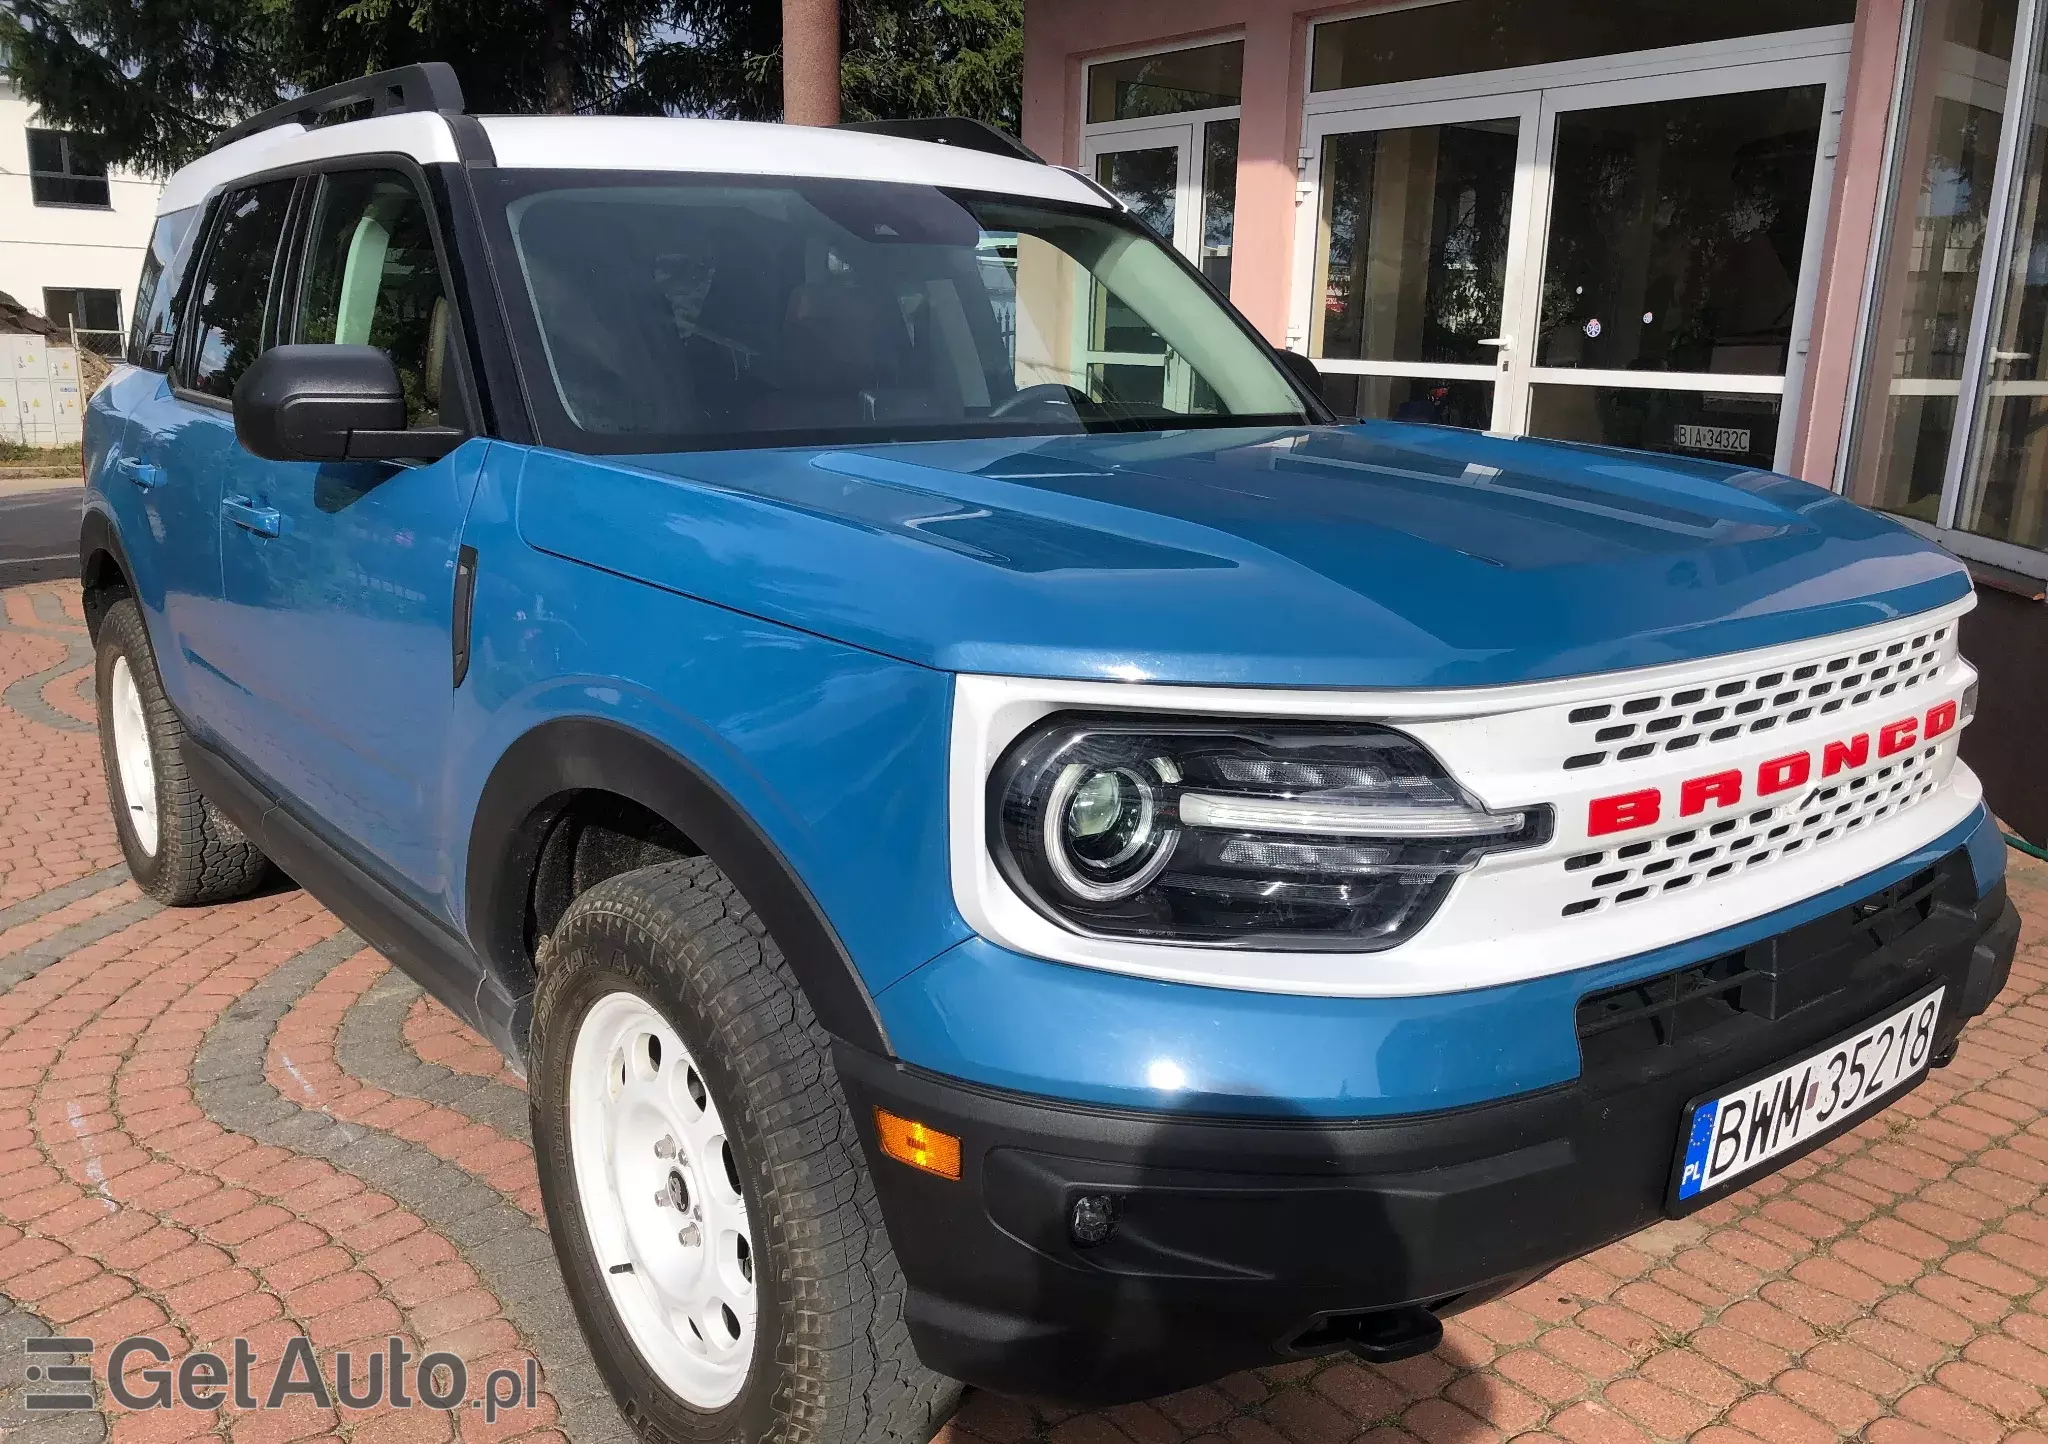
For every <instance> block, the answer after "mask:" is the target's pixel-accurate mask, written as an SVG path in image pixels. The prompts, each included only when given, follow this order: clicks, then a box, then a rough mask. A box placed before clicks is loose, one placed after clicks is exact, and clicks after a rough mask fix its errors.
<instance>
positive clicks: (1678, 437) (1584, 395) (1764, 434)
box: [1529, 383, 1781, 471]
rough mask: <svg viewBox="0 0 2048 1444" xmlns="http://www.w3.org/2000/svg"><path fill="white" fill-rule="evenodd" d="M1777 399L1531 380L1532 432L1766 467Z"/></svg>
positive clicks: (1774, 442)
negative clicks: (1554, 383) (1547, 383)
mask: <svg viewBox="0 0 2048 1444" xmlns="http://www.w3.org/2000/svg"><path fill="white" fill-rule="evenodd" d="M1780 404H1781V403H1780V400H1779V398H1778V397H1776V396H1739V395H1737V396H1729V395H1715V394H1714V393H1712V392H1707V391H1665V390H1662V389H1655V390H1651V389H1639V388H1635V387H1622V386H1570V385H1562V386H1561V385H1543V384H1540V383H1539V384H1538V385H1535V386H1532V387H1530V388H1529V434H1530V435H1532V436H1545V437H1550V438H1552V439H1554V440H1558V441H1593V442H1598V443H1600V444H1601V445H1603V446H1626V447H1630V448H1632V449H1633V450H1636V451H1664V452H1671V453H1674V454H1677V455H1680V456H1693V457H1698V458H1700V459H1701V460H1703V461H1726V462H1732V463H1733V464H1735V465H1737V466H1752V467H1756V468H1758V469H1759V470H1763V471H1768V470H1770V467H1771V459H1772V457H1773V456H1775V455H1776V454H1777V450H1778V411H1779V406H1780Z"/></svg>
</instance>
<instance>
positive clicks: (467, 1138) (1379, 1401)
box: [0, 584, 2048, 1444]
mask: <svg viewBox="0 0 2048 1444" xmlns="http://www.w3.org/2000/svg"><path fill="white" fill-rule="evenodd" d="M88 664H89V654H88V652H87V649H86V647H85V644H84V636H83V626H82V622H81V618H80V612H79V608H78V599H77V593H76V589H75V588H73V587H69V586H60V585H54V584H47V585H36V586H29V587H18V588H14V589H11V590H6V591H0V1436H5V1437H6V1438H7V1439H8V1444H95V1441H99V1440H104V1439H107V1438H108V1437H109V1436H111V1438H112V1439H113V1440H114V1441H116V1444H159V1441H164V1444H168V1441H172V1440H177V1439H182V1438H188V1437H197V1436H200V1435H206V1434H211V1435H216V1436H219V1437H221V1438H223V1439H226V1440H229V1441H231V1444H288V1441H294V1440H315V1439H325V1438H335V1439H347V1440H352V1441H356V1444H415V1441H417V1444H440V1441H448V1440H453V1439H456V1438H458V1437H459V1438H460V1439H462V1440H464V1441H471V1440H475V1441H489V1444H514V1441H517V1444H552V1441H554V1440H558V1439H563V1438H567V1439H568V1440H573V1441H575V1444H600V1441H611V1440H623V1439H626V1438H627V1437H629V1434H630V1431H629V1430H627V1428H626V1426H625V1425H624V1424H623V1423H622V1422H621V1421H620V1419H619V1417H618V1415H617V1412H616V1411H615V1410H614V1409H613V1408H612V1406H611V1405H610V1403H609V1401H608V1400H607V1399H606V1398H605V1397H604V1396H603V1392H602V1389H601V1388H600V1387H599V1386H598V1383H597V1379H596V1375H595V1372H594V1370H593V1369H592V1367H591V1364H590V1360H589V1357H588V1354H587V1353H586V1352H585V1350H584V1348H583V1346H582V1343H581V1340H580V1338H579V1337H578V1335H577V1333H576V1330H575V1327H574V1323H573V1320H572V1319H571V1318H570V1316H569V1312H568V1309H567V1305H566V1301H565V1300H564V1299H563V1297H562V1294H561V1286H560V1281H559V1278H558V1277H557V1276H556V1274H555V1271H554V1268H553V1264H552V1262H551V1257H550V1255H549V1253H548V1248H547V1240H546V1236H545V1232H544V1230H543V1228H542V1226H541V1224H540V1222H539V1216H540V1208H539V1199H538V1193H537V1188H536V1185H535V1182H534V1173H533V1161H532V1156H531V1152H530V1150H529V1148H528V1146H527V1135H526V1127H525V1117H524V1094H523V1092H522V1091H521V1089H520V1087H519V1082H518V1080H517V1078H516V1077H514V1076H513V1075H512V1074H511V1073H510V1072H509V1071H507V1070H506V1069H505V1068H504V1067H503V1066H502V1063H501V1061H500V1060H499V1059H498V1057H497V1055H496V1054H495V1053H494V1052H493V1051H492V1050H491V1049H490V1048H489V1047H488V1046H487V1045H485V1044H484V1043H483V1042H482V1041H481V1040H479V1039H478V1038H477V1037H476V1036H475V1035H474V1034H472V1033H470V1032H469V1031H468V1030H467V1029H466V1028H464V1027H463V1026H462V1025H461V1024H460V1023H458V1022H457V1021H456V1020H455V1019H454V1018H453V1017H452V1016H450V1015H449V1014H448V1013H447V1012H446V1011H445V1010H444V1009H442V1008H440V1007H439V1006H438V1005H437V1004H435V1003H434V1002H432V1001H431V1000H429V999H426V998H425V997H423V996H422V995H421V994H420V992H419V990H418V989H417V988H416V987H414V986H413V985H412V984H410V983H409V982H407V981H406V980H405V979H404V978H403V977H401V976H400V975H398V974H396V973H394V972H393V971H392V970H391V969H390V968H389V967H388V966H387V965H386V964H385V962H384V960H383V959H382V958H380V957H378V956H377V955H376V954H375V953H374V952H372V951H370V950H368V949H367V948H364V947H363V946H362V945H361V944H360V943H359V942H358V941H357V940H356V939H355V938H354V937H353V936H351V935H350V934H349V933H348V932H347V931H346V930H345V929H343V928H342V927H341V925H340V924H339V923H338V922H337V921H336V920H335V919H334V918H333V917H332V916H330V915H329V914H328V913H327V912H326V911H325V910H324V909H322V908H321V907H320V906H319V905H318V904H317V903H315V902H313V900H312V899H311V898H309V897H307V896H306V895H305V894H303V893H300V892H297V891H294V890H290V889H288V888H280V889H278V890H275V891H273V892H270V893H268V894H266V895H264V896H261V897H258V898H254V899H251V900H249V901H246V902H240V903H235V904H232V905H230V906H226V907H219V908H209V909H198V910H189V911H166V910H163V909H160V908H158V907H157V906H156V905H155V904H153V903H150V902H148V901H147V900H146V899H143V898H141V896H140V895H139V894H138V893H137V892H136V890H135V887H134V885H133V884H132V883H131V882H129V881H128V880H127V877H126V874H125V872H124V871H123V869H122V868H121V866H120V853H119V849H118V848H117V847H116V845H115V842H114V835H113V829H112V826H111V824H110V822H109V821H108V818H107V814H106V804H105V794H104V789H103V787H102V785H101V781H100V769H99V757H98V743H97V739H96V737H95V735H94V734H93V732H92V730H91V727H90V721H89V719H90V718H91V716H92V711H91V704H90V696H91V691H90V687H91V682H90V675H89V670H88ZM2013 890H2014V894H2015V896H2016V897H2017V898H2018V899H2019V901H2020V905H2021V908H2022V910H2023V911H2025V912H2027V913H2028V915H2029V919H2030V921H2029V929H2030V932H2029V936H2030V937H2031V938H2033V939H2035V940H2036V941H2034V942H2031V943H2030V944H2029V945H2028V947H2027V948H2025V949H2024V950H2023V952H2022V956H2021V959H2020V961H2019V963H2018V965H2017V966H2016V968H2015V970H2014V977H2013V983H2012V986H2011V987H2010V988H2009V989H2008V990H2007V992H2006V993H2005V995H2004V996H2003V997H2002V998H2001V999H2000V1000H1999V1002H1998V1005H1997V1006H1996V1007H1995V1008H1994V1010H1993V1011H1992V1013H1991V1014H1990V1015H1988V1016H1987V1017H1986V1018H1984V1019H1982V1020H1980V1021H1979V1022H1978V1023H1977V1024H1975V1025H1974V1026H1973V1027H1972V1028H1971V1029H1970V1031H1969V1033H1968V1035H1967V1036H1966V1038H1965V1040H1964V1044H1963V1048H1962V1053H1961V1056H1960V1057H1959V1058H1958V1059H1957V1061H1956V1063H1955V1064H1954V1065H1953V1066H1952V1067H1950V1068H1949V1069H1947V1070H1946V1071H1944V1072H1941V1073H1938V1074H1936V1075H1934V1077H1933V1078H1932V1079H1930V1080H1929V1082H1928V1083H1927V1084H1926V1085H1925V1086H1924V1087H1922V1088H1921V1089H1920V1090H1919V1091H1918V1092H1917V1093H1915V1094H1913V1095H1912V1096H1911V1097H1909V1098H1907V1099H1905V1100H1903V1101H1902V1102H1901V1103H1899V1104H1898V1105H1897V1106H1896V1107H1894V1108H1892V1109H1890V1110H1889V1111H1887V1112H1886V1113H1884V1114H1883V1115H1881V1116H1880V1117H1878V1118H1877V1119H1875V1120H1873V1121H1871V1122H1869V1123H1866V1124H1865V1125H1864V1126H1863V1127H1861V1128H1859V1129H1858V1130H1856V1131H1855V1132H1854V1133H1852V1134H1849V1135H1847V1136H1846V1137H1844V1138H1842V1139H1841V1140H1839V1141H1837V1142H1836V1143H1835V1144H1833V1145H1831V1146H1830V1147H1828V1148H1825V1149H1823V1150H1821V1151H1820V1152H1818V1153H1816V1154H1814V1155H1812V1156H1811V1157H1810V1158H1808V1159H1806V1160H1803V1161H1801V1162H1800V1163H1798V1164H1795V1165H1793V1166H1792V1167H1791V1168H1789V1169H1787V1170H1786V1171H1785V1172H1784V1173H1782V1174H1780V1175H1779V1176H1777V1177H1775V1178H1772V1179H1769V1180H1766V1181H1764V1182H1763V1183H1760V1184H1758V1185H1757V1186H1756V1187H1754V1188H1751V1189H1750V1190H1748V1191H1747V1192H1745V1193H1743V1194H1740V1195H1738V1196H1737V1197H1735V1198H1732V1199H1730V1200H1727V1201H1725V1202H1723V1203H1720V1204H1717V1205H1715V1206H1714V1207H1712V1208H1710V1209H1708V1210H1706V1211H1705V1212H1703V1213H1701V1214H1699V1215H1696V1216H1695V1217H1693V1218H1690V1219H1687V1220H1685V1221H1683V1222H1670V1223H1663V1224H1659V1225H1658V1226H1656V1227H1654V1228H1652V1229H1650V1230H1648V1231H1647V1232H1645V1233H1643V1234H1640V1235H1638V1236H1637V1237H1636V1238H1634V1239H1631V1240H1629V1241H1628V1242H1626V1243H1621V1244H1616V1245H1614V1246H1612V1247H1610V1248H1607V1249H1603V1250H1602V1251H1601V1252H1599V1253H1598V1254H1595V1255H1593V1256H1592V1257H1590V1258H1588V1259H1584V1260H1581V1261H1579V1262H1576V1263H1573V1264H1570V1265H1567V1266H1566V1267H1564V1268H1561V1269H1559V1270H1557V1271H1556V1272H1555V1273H1553V1274H1551V1275H1550V1276H1549V1277H1548V1278H1546V1279H1544V1280H1542V1281H1541V1282H1540V1283H1537V1284H1535V1285H1532V1286H1531V1287H1529V1288H1527V1289H1524V1290H1522V1291H1521V1292H1520V1293H1517V1294H1515V1295H1513V1296H1512V1297H1510V1298H1508V1299H1505V1300H1503V1301H1501V1302H1499V1303H1495V1304H1490V1305H1488V1306H1486V1307H1484V1308H1482V1309H1478V1310H1475V1311H1474V1312H1472V1313H1469V1314H1465V1315H1462V1316H1460V1317H1459V1318H1457V1319H1455V1320H1453V1321H1452V1322H1451V1323H1450V1324H1449V1326H1448V1327H1447V1330H1446V1338H1445V1342H1444V1346H1443V1347H1442V1348H1441V1349H1439V1350H1438V1351H1437V1352H1436V1353H1435V1354H1433V1355H1430V1356H1427V1357H1424V1358H1420V1359H1414V1360H1410V1361H1409V1362H1407V1363H1405V1364H1401V1365H1397V1366H1394V1367H1391V1368H1371V1367H1367V1366H1364V1365H1361V1364H1358V1363H1355V1362H1351V1361H1349V1360H1345V1359H1337V1360H1327V1361H1317V1362H1311V1363H1304V1364H1299V1365H1293V1366H1289V1367H1286V1368H1279V1369H1270V1370H1262V1371H1259V1372H1257V1373H1253V1374H1244V1375H1239V1376H1237V1377H1234V1378H1231V1379H1227V1380H1224V1381H1223V1382H1221V1383H1219V1384H1217V1385H1215V1386H1213V1387H1207V1388H1201V1389H1195V1390H1191V1391H1189V1392H1187V1393H1184V1394H1177V1395H1174V1396H1172V1397H1170V1398H1165V1399H1157V1400H1153V1401H1151V1402H1149V1403H1144V1404H1134V1405H1130V1406H1128V1407H1125V1408H1119V1409H1112V1410H1107V1411H1103V1412H1099V1413H1085V1414H1069V1413H1066V1412H1063V1411H1057V1410H1048V1409H1044V1408H1039V1407H1033V1406H1031V1405H1029V1404H1026V1403H1023V1402H1020V1401H1017V1400H1012V1399H1005V1398H1001V1397H998V1396H993V1395H987V1394H976V1395H971V1396H970V1397H969V1399H968V1401H967V1403H966V1405H965V1406H964V1408H963V1409H962V1411H961V1414H960V1415H959V1417H958V1418H957V1419H956V1420H955V1421H954V1422H953V1423H952V1424H951V1425H950V1426H949V1428H948V1437H947V1439H946V1440H945V1444H1027V1441H1029V1444H1038V1441H1044V1444H1339V1441H1349V1440H1359V1441H1361V1444H1365V1441H1372V1444H1381V1441H1387V1444H1391V1441H1409V1440H1418V1439H1419V1440H1424V1441H1458V1444H1479V1441H1487V1440H1495V1439H1506V1438H1526V1439H1562V1440H1568V1441H1573V1444H1608V1441H1615V1444H1622V1441H1636V1440H1644V1439H1654V1440H1676V1439H1693V1440H1699V1441H1702V1444H1739V1441H1744V1440H1752V1439H1760V1440H1766V1441H1794V1444H1796V1441H1805V1440H1825V1439H1834V1438H1856V1439H1870V1440H1873V1441H1877V1444H1908V1441H1915V1440H1933V1439H1962V1440H1971V1441H1977V1440H1982V1441H1986V1444H1996V1441H2008V1440H2010V1441H2017V1440H2041V1441H2043V1444H2048V1198H2044V1194H2043V1184H2044V1183H2048V1116H2044V1108H2048V1062H2044V1060H2043V1057H2042V1049H2043V1044H2044V1042H2048V865H2044V864H2040V863H2036V862H2032V861H2029V860H2027V859H2025V858H2021V857H2019V856H2017V855H2015V856H2014V858H2013ZM137 1331H140V1332H147V1333H152V1334H154V1335H155V1336H157V1337H158V1338H161V1339H162V1340H164V1341H165V1343H166V1344H168V1345H169V1346H170V1347H171V1348H172V1349H173V1350H177V1351H182V1350H184V1349H186V1348H188V1347H200V1346H207V1345H215V1344H218V1343H220V1342H221V1341H224V1340H227V1339H229V1338H232V1337H233V1336H235V1335H238V1334H239V1335H243V1336H246V1337H249V1338H251V1339H252V1340H253V1341H254V1342H255V1344H256V1346H257V1348H258V1349H259V1351H261V1352H262V1353H263V1354H264V1355H265V1356H266V1357H273V1356H275V1354H276V1353H277V1352H278V1351H280V1350H281V1349H282V1348H283V1347H284V1342H285V1340H287V1339H288V1338H290V1337H292V1336H293V1335H300V1334H303V1335H304V1336H306V1337H307V1338H309V1339H310V1340H311V1341H312V1343H313V1345H314V1346H315V1348H316V1350H317V1351H318V1352H319V1353H320V1355H321V1356H322V1357H323V1358H327V1357H328V1356H330V1355H332V1354H333V1353H334V1352H335V1351H338V1350H342V1349H352V1352H354V1353H355V1355H356V1356H357V1357H358V1358H361V1357H362V1356H363V1354H364V1352H365V1351H366V1349H368V1348H369V1347H371V1346H373V1345H377V1346H380V1345H381V1341H382V1340H383V1339H384V1338H385V1336H386V1335H388V1334H393V1333H396V1334H399V1335H401V1336H403V1337H405V1338H406V1339H407V1340H408V1341H409V1343H410V1345H411V1347H413V1349H414V1350H415V1352H425V1351H427V1350H431V1349H446V1350H449V1351H452V1352H454V1353H456V1354H458V1355H459V1356H460V1357H462V1358H463V1359H464V1360H465V1361H466V1362H467V1363H468V1365H469V1368H470V1370H471V1372H472V1377H480V1376H481V1372H482V1371H483V1370H485V1369H488V1368H491V1367H494V1366H497V1365H501V1364H502V1365H512V1364H517V1363H518V1362H519V1361H521V1360H523V1359H525V1358H526V1357H528V1356H529V1355H531V1356H533V1357H536V1358H538V1359H539V1360H540V1362H541V1366H542V1382H543V1393H544V1398H543V1399H542V1400H541V1402H540V1404H539V1406H538V1407H537V1408H536V1409H534V1410H532V1411H530V1412H521V1413H517V1414H514V1415H512V1416H511V1417H509V1418H501V1419H500V1420H499V1421H498V1422H497V1424H496V1425H495V1426H494V1427H492V1426H486V1424H485V1423H484V1420H483V1418H482V1416H481V1414H480V1413H477V1412H474V1411H458V1412H456V1413H454V1414H444V1413H440V1412H435V1411H432V1410H423V1409H413V1410H411V1411H408V1412H404V1413H400V1412H397V1411H391V1410H387V1411H385V1412H383V1413H381V1414H376V1415H361V1414H352V1413H349V1412H347V1411H336V1410H331V1409H320V1408H317V1407H313V1406H312V1405H310V1404H309V1403H307V1401H303V1400H301V1401H297V1402H298V1405H299V1407H295V1408H292V1409H289V1410H286V1411H284V1412H282V1413H277V1414H269V1413H240V1412H237V1411H235V1410H234V1409H232V1408H230V1409H227V1410H225V1411H223V1412H222V1413H221V1414H219V1415H218V1416H216V1415H213V1414H206V1413H196V1412H193V1411H188V1410H183V1409H174V1410H169V1411H149V1412H130V1411H127V1410H124V1409H123V1408H121V1407H120V1406H119V1404H118V1403H117V1402H116V1401H115V1400H113V1399H112V1397H111V1396H110V1395H108V1394H107V1393H106V1391H105V1390H104V1389H102V1390H100V1391H99V1394H98V1401H97V1402H98V1407H97V1408H96V1409H94V1410H89V1411H84V1412H81V1413H75V1414H62V1415H50V1414H30V1413H29V1412H28V1411H27V1410H26V1408H25V1406H24V1403H23V1396H24V1393H25V1391H26V1389H27V1387H28V1383H27V1380H26V1379H25V1377H24V1375H23V1368H24V1366H25V1363H26V1356H25V1354H24V1353H23V1346H22V1344H21V1342H20V1341H21V1340H22V1339H24V1338H26V1337H28V1336H30V1335H36V1334H49V1333H52V1332H55V1333H60V1334H74V1335H85V1336H88V1337H92V1338H95V1339H98V1340H101V1341H103V1342H102V1352H103V1353H104V1346H105V1343H106V1342H108V1341H111V1340H112V1339H114V1338H116V1337H118V1336H120V1335H122V1334H125V1333H132V1332H137ZM97 1362H98V1363H99V1364H100V1366H101V1367H102V1368H103V1367H104V1365H105V1362H106V1361H105V1359H104V1357H102V1358H101V1359H99V1360H98V1361H97ZM144 1362H145V1363H146V1362H147V1361H144ZM138 1367H139V1366H138Z"/></svg>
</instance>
